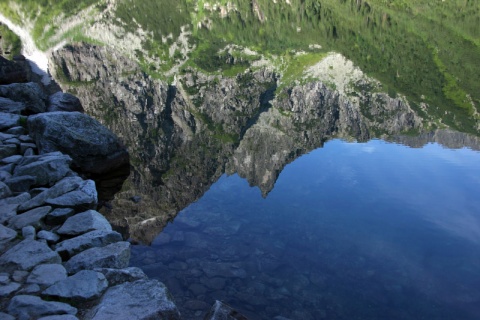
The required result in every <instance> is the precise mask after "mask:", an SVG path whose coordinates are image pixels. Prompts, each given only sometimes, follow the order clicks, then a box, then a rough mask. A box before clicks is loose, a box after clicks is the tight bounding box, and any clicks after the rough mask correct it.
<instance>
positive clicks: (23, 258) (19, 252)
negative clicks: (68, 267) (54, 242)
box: [0, 239, 62, 272]
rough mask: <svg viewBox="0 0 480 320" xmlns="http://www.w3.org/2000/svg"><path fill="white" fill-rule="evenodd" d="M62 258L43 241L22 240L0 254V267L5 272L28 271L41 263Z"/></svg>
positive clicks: (56, 261)
mask: <svg viewBox="0 0 480 320" xmlns="http://www.w3.org/2000/svg"><path fill="white" fill-rule="evenodd" d="M61 262H62V259H60V256H59V255H58V253H56V252H55V251H52V250H51V249H50V248H49V247H48V246H47V245H46V244H45V243H43V242H39V241H35V240H29V239H27V240H23V241H22V242H20V243H18V244H17V245H15V246H14V247H12V248H10V249H9V250H8V251H7V252H6V253H4V254H3V255H2V256H0V269H1V270H4V271H6V272H13V271H15V270H26V271H30V270H32V269H33V268H34V267H35V266H37V265H39V264H43V263H61Z"/></svg>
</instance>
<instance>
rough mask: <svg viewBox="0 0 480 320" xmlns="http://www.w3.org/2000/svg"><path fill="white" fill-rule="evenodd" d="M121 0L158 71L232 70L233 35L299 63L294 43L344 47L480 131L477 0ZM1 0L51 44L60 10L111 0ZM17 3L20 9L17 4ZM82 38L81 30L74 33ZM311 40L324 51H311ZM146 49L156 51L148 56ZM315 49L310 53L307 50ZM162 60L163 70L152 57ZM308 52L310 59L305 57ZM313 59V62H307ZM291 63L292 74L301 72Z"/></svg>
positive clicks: (414, 98) (371, 70)
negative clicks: (181, 46) (183, 38)
mask: <svg viewBox="0 0 480 320" xmlns="http://www.w3.org/2000/svg"><path fill="white" fill-rule="evenodd" d="M276 2H277V3H274V2H273V1H271V0H253V1H243V0H230V1H227V0H217V1H216V2H213V1H212V2H209V1H205V0H176V1H175V0H119V1H117V2H116V6H115V8H114V10H113V12H114V17H115V19H113V18H112V19H111V23H112V24H115V25H118V26H122V27H123V28H124V29H125V31H126V32H132V33H134V32H135V30H138V29H139V28H141V29H142V30H144V31H145V32H146V34H148V35H149V36H147V37H146V38H145V39H143V44H142V46H143V51H138V52H135V55H136V56H137V58H138V60H139V61H140V63H142V65H143V67H144V70H145V71H146V72H148V73H151V74H152V75H157V76H161V75H162V73H163V72H165V71H167V70H169V69H170V68H171V67H172V66H174V65H175V63H176V62H177V61H178V60H185V59H186V60H188V61H187V63H186V66H190V67H195V68H200V69H203V70H204V71H206V72H222V73H224V74H226V75H233V74H235V73H236V72H239V71H241V70H244V69H245V68H246V67H248V66H249V65H250V63H251V61H253V60H255V59H256V58H252V57H238V56H236V57H234V58H235V61H236V62H235V63H236V65H232V63H231V60H232V59H231V57H230V56H229V54H227V53H225V51H223V52H222V51H221V49H222V48H223V47H225V45H227V44H230V43H234V44H238V45H241V46H245V47H248V48H251V49H253V50H256V51H257V52H259V53H260V54H263V55H264V56H266V57H267V58H270V59H271V60H272V61H274V63H276V62H278V61H282V63H289V61H290V62H292V63H297V65H295V68H302V65H301V63H300V62H299V61H298V60H296V59H292V58H291V57H292V50H296V51H299V50H304V51H306V52H311V54H312V55H313V56H318V57H321V56H322V55H323V54H325V53H326V52H328V51H337V52H340V53H342V54H343V55H345V56H346V57H347V58H349V59H350V60H352V61H353V62H354V63H355V64H356V65H357V66H359V67H360V68H361V69H362V70H363V71H364V72H365V73H367V74H368V75H369V76H372V77H374V78H376V79H378V80H379V81H380V82H381V83H382V84H383V87H384V88H383V89H384V90H385V91H388V92H389V93H390V94H391V95H395V94H396V93H401V94H404V95H406V96H407V97H408V98H409V100H410V101H411V102H412V105H413V106H414V107H415V106H416V107H417V110H418V111H419V112H422V111H421V108H420V104H421V103H427V104H429V105H430V108H429V109H428V113H429V114H430V115H431V116H432V117H433V118H437V119H441V120H442V122H443V123H445V124H447V125H449V126H451V127H453V128H455V129H458V130H462V131H467V132H471V133H476V134H478V131H479V129H478V121H479V116H478V113H477V110H478V108H479V106H480V90H479V89H480V2H479V1H473V0H448V1H442V0H416V1H413V0H369V1H364V0H291V1H290V2H291V4H287V3H286V1H283V0H278V1H276ZM15 3H16V5H15V6H12V5H11V4H12V1H11V0H0V10H1V11H2V12H3V13H4V14H6V15H9V16H11V17H12V18H14V19H17V20H19V19H20V15H19V14H18V13H16V12H18V10H16V9H15V8H17V7H19V6H20V7H21V10H20V11H23V12H25V13H27V16H28V17H29V19H30V20H31V21H35V27H34V29H33V35H34V37H35V39H36V40H37V42H38V44H39V45H40V47H42V46H43V47H45V44H48V43H49V42H48V40H49V38H50V37H52V35H53V34H54V33H55V31H56V30H57V28H58V25H53V26H52V25H50V22H51V21H53V19H54V17H56V16H59V15H61V14H63V15H64V16H69V15H75V14H76V13H77V12H79V11H80V10H81V9H84V8H86V7H88V6H90V5H92V4H94V5H96V7H97V10H98V12H101V11H102V10H104V9H105V8H106V7H107V2H106V1H93V0H77V1H72V0H63V1H53V0H41V1H31V0H16V1H15ZM12 8H13V9H12ZM182 27H186V28H187V29H188V30H190V31H191V32H192V35H190V36H189V41H190V43H191V44H192V45H195V48H196V49H195V50H194V51H193V52H190V53H188V55H187V56H183V54H182V53H180V52H177V51H176V52H175V53H174V54H172V53H171V52H169V49H170V48H171V46H172V44H173V43H174V42H175V41H176V39H177V37H178V36H179V35H180V29H181V28H182ZM77 38H78V35H77ZM312 44H318V45H321V47H322V49H320V50H319V49H318V47H317V49H310V48H311V47H310V46H311V45H312ZM146 56H148V58H149V59H146ZM310 57H311V56H310ZM152 60H154V61H162V64H161V68H160V69H158V68H157V67H154V66H152V65H149V64H148V62H147V61H152ZM304 60H308V59H304ZM310 62H311V61H308V63H310ZM295 68H288V66H287V67H284V68H283V70H286V71H288V70H290V71H292V72H290V74H289V76H291V77H292V78H293V77H295V76H296V75H297V74H298V75H300V74H301V72H294V71H295V70H293V69H295Z"/></svg>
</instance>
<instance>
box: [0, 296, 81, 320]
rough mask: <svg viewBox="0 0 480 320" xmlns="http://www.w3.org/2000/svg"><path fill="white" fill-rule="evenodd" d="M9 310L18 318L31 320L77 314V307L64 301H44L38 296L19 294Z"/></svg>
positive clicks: (11, 302)
mask: <svg viewBox="0 0 480 320" xmlns="http://www.w3.org/2000/svg"><path fill="white" fill-rule="evenodd" d="M7 312H8V313H9V314H11V315H13V316H15V317H16V318H17V319H18V320H30V319H38V318H40V317H43V316H49V315H62V314H71V315H75V314H77V309H76V308H74V307H72V306H71V305H69V304H66V303H62V302H54V301H44V300H42V299H40V298H39V297H37V296H30V295H17V296H15V297H13V298H12V300H11V301H10V304H9V305H8V308H7Z"/></svg>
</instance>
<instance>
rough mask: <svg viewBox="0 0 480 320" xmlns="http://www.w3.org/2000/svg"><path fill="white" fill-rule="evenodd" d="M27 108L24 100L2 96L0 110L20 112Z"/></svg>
mask: <svg viewBox="0 0 480 320" xmlns="http://www.w3.org/2000/svg"><path fill="white" fill-rule="evenodd" d="M24 109H25V105H24V104H23V103H22V102H16V101H13V100H11V99H7V98H3V97H0V112H5V113H15V114H20V113H22V111H23V110H24Z"/></svg>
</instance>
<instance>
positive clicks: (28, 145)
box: [20, 143, 37, 156]
mask: <svg viewBox="0 0 480 320" xmlns="http://www.w3.org/2000/svg"><path fill="white" fill-rule="evenodd" d="M28 149H32V150H36V149H37V146H36V145H35V143H20V153H21V154H23V155H24V156H31V155H26V154H25V152H27V150H28ZM32 155H33V154H32Z"/></svg>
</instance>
